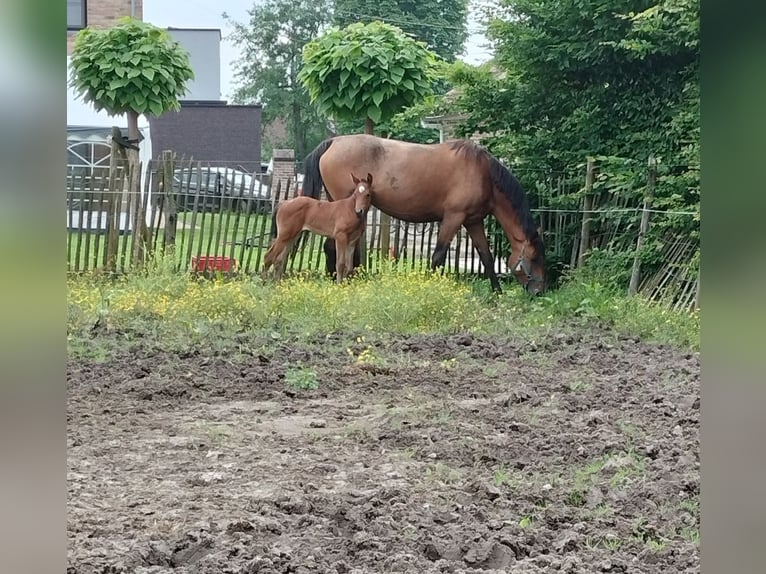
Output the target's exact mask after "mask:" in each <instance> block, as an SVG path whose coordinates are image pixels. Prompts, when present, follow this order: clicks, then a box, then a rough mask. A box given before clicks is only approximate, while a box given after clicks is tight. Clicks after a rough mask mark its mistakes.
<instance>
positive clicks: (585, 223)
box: [577, 157, 595, 267]
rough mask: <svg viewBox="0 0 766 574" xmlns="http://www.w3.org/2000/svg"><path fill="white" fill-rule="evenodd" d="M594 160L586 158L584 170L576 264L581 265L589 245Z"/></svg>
mask: <svg viewBox="0 0 766 574" xmlns="http://www.w3.org/2000/svg"><path fill="white" fill-rule="evenodd" d="M594 169H595V167H594V161H593V158H592V157H589V158H588V162H587V167H586V170H585V196H584V197H583V206H582V209H583V214H582V230H581V231H580V254H579V256H578V257H577V266H578V267H582V266H583V264H584V263H585V254H586V252H587V251H588V246H589V245H590V220H591V218H592V213H591V211H592V210H593V172H594Z"/></svg>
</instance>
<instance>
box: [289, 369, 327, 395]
mask: <svg viewBox="0 0 766 574" xmlns="http://www.w3.org/2000/svg"><path fill="white" fill-rule="evenodd" d="M285 382H286V383H287V385H288V386H289V387H292V388H293V389H295V390H297V391H314V390H316V389H318V388H319V380H318V379H317V373H316V371H315V370H314V369H311V368H308V367H291V368H289V369H287V371H286V372H285Z"/></svg>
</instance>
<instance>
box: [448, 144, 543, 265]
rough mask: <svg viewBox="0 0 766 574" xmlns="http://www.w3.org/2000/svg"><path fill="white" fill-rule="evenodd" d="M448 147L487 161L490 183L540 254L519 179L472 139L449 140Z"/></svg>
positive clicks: (473, 159)
mask: <svg viewBox="0 0 766 574" xmlns="http://www.w3.org/2000/svg"><path fill="white" fill-rule="evenodd" d="M449 147H450V149H451V150H452V151H454V152H455V153H458V154H460V153H462V154H463V155H464V156H465V157H466V158H468V159H469V160H472V161H475V162H477V163H484V162H485V161H486V162H489V176H490V177H491V179H492V183H493V184H494V185H495V187H497V189H498V190H499V191H500V193H502V194H503V195H505V196H506V197H507V198H508V200H509V201H510V202H511V206H512V207H513V209H514V210H515V211H516V213H517V214H518V218H519V223H521V226H522V229H523V230H524V234H525V235H526V236H527V238H528V239H529V240H530V241H531V242H532V243H533V244H534V246H535V247H536V252H537V253H538V254H542V253H543V250H544V247H543V240H542V237H540V234H539V233H538V232H537V226H536V225H535V221H534V219H533V218H532V212H531V211H530V209H529V199H528V198H527V194H526V193H525V192H524V189H523V188H522V187H521V183H519V180H518V179H516V177H515V176H514V175H513V174H512V173H511V171H510V170H509V169H508V168H507V167H505V166H504V165H503V164H502V163H500V162H499V161H498V160H497V158H495V157H494V156H493V155H492V154H490V153H489V152H488V151H487V150H486V149H484V148H483V147H481V146H480V145H479V144H477V143H476V142H474V141H472V140H467V139H463V140H454V141H451V142H449Z"/></svg>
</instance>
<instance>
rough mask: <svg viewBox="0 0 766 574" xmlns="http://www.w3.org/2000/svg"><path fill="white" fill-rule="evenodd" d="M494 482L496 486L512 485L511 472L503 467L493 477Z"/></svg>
mask: <svg viewBox="0 0 766 574" xmlns="http://www.w3.org/2000/svg"><path fill="white" fill-rule="evenodd" d="M492 482H494V483H495V486H503V485H504V484H508V483H510V482H511V472H510V471H509V470H508V469H506V468H505V467H503V466H501V467H500V468H498V469H497V470H496V471H495V474H494V476H493V477H492Z"/></svg>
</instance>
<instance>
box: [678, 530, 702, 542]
mask: <svg viewBox="0 0 766 574" xmlns="http://www.w3.org/2000/svg"><path fill="white" fill-rule="evenodd" d="M679 535H680V536H681V538H683V539H684V540H687V541H689V542H691V543H692V544H699V543H700V529H699V528H692V527H690V526H686V527H684V528H681V530H680V532H679Z"/></svg>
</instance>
